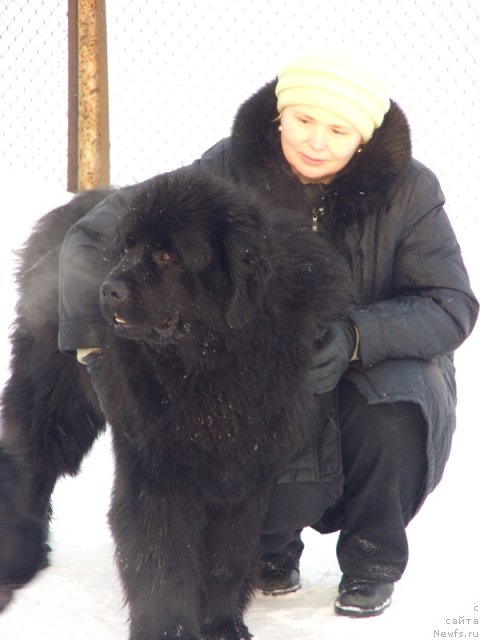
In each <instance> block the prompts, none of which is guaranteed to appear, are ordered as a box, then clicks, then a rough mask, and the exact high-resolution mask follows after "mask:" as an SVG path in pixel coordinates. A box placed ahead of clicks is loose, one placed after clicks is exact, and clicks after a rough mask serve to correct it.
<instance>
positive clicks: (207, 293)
mask: <svg viewBox="0 0 480 640" xmlns="http://www.w3.org/2000/svg"><path fill="white" fill-rule="evenodd" d="M121 235H122V240H121V245H122V246H121V247H120V259H119V261H118V264H117V265H116V266H115V267H114V268H113V270H112V271H111V272H110V274H109V275H108V277H107V278H106V279H105V281H104V282H103V284H102V286H101V292H100V304H101V308H102V311H103V314H104V316H105V318H106V319H107V321H108V322H109V323H110V324H111V325H112V326H113V327H114V328H115V331H116V332H117V333H118V335H120V336H123V337H126V338H133V339H141V340H145V341H147V342H152V343H156V344H167V343H170V342H172V341H176V340H178V339H180V338H191V339H198V338H201V336H202V335H205V334H206V333H208V332H210V333H211V332H221V331H225V330H230V329H239V328H241V327H243V326H244V325H245V324H247V323H248V322H249V321H251V320H252V319H253V318H254V316H255V313H256V310H257V308H258V306H259V305H260V304H261V302H262V300H263V296H264V293H265V289H266V286H267V283H268V280H269V275H270V271H269V262H268V234H267V232H266V222H265V218H264V216H262V215H261V213H260V211H259V208H258V206H257V205H256V204H254V203H253V202H252V201H251V200H250V199H249V198H247V197H246V196H245V195H244V194H242V193H241V192H240V191H239V190H238V189H237V188H235V187H234V186H233V185H230V184H229V183H227V182H226V181H225V180H222V179H220V178H215V177H213V176H211V175H210V174H206V173H205V172H200V171H198V170H195V169H191V168H187V169H180V170H178V171H175V172H172V173H169V174H165V175H163V176H158V177H156V178H154V179H153V180H150V181H147V182H146V183H143V184H142V185H141V186H139V188H138V194H137V196H136V198H135V199H134V201H133V202H132V203H131V205H130V208H129V211H128V213H127V215H126V216H125V218H124V219H123V220H122V224H121Z"/></svg>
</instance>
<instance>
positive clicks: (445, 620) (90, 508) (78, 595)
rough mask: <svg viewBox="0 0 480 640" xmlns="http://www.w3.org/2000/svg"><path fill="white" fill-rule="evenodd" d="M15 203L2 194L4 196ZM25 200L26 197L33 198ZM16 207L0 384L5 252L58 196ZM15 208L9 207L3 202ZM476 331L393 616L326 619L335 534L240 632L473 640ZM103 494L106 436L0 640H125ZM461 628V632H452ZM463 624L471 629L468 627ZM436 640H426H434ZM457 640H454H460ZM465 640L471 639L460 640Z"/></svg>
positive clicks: (477, 529) (474, 270)
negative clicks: (448, 446) (294, 583)
mask: <svg viewBox="0 0 480 640" xmlns="http://www.w3.org/2000/svg"><path fill="white" fill-rule="evenodd" d="M14 192H15V189H14V185H13V186H12V194H13V193H14ZM31 193H34V194H35V195H34V196H32V195H31ZM31 193H30V192H29V193H28V194H22V195H21V197H20V200H19V199H18V196H17V198H16V202H15V206H16V209H17V211H21V212H22V215H21V216H19V217H18V220H16V222H15V224H14V225H13V226H12V229H11V231H10V233H9V234H8V235H3V236H2V237H1V239H0V260H1V263H0V268H1V269H2V273H3V274H4V278H3V282H2V309H3V311H2V316H1V319H0V320H1V322H0V330H1V335H2V336H4V339H3V340H2V342H1V343H0V345H1V346H0V363H1V364H0V375H1V378H2V380H0V382H3V380H5V379H6V377H7V376H8V366H7V363H8V352H9V346H8V341H7V339H6V336H7V333H8V325H9V323H10V322H11V319H12V317H13V306H14V302H15V292H14V290H13V285H12V282H11V278H10V277H9V273H10V272H11V270H12V268H13V265H14V261H13V254H12V251H11V250H12V249H14V248H15V247H18V246H20V244H21V243H22V242H23V239H24V238H25V237H26V235H27V233H28V231H29V229H30V227H31V223H32V221H33V220H34V219H35V218H36V217H37V216H38V215H39V213H38V212H44V211H47V210H48V209H49V208H51V207H53V206H56V205H58V204H60V203H62V202H64V201H65V200H66V199H67V198H68V197H69V196H68V195H66V194H65V192H62V191H58V190H56V189H54V188H51V189H49V188H48V186H47V187H43V188H40V186H39V188H38V189H33V190H32V192H31ZM13 201H14V199H13V197H12V202H13ZM473 226H475V227H476V228H477V230H478V221H475V222H474V223H472V225H471V229H470V233H469V234H465V236H464V237H463V238H460V241H461V243H462V246H463V249H464V256H465V260H466V262H467V264H468V265H469V271H470V275H471V278H472V281H473V282H474V286H475V288H476V290H477V291H478V290H479V287H478V286H477V285H476V283H478V282H479V280H480V268H479V265H478V262H477V260H476V246H475V241H474V238H475V235H476V237H477V238H478V233H477V234H474V233H472V231H473ZM479 343H480V330H479V329H478V328H477V329H476V330H475V332H474V333H473V334H472V336H471V337H470V338H469V340H468V341H467V342H466V343H465V344H464V345H463V346H462V347H461V348H460V349H459V351H458V353H457V359H456V364H457V370H458V387H459V406H458V428H457V433H456V435H455V439H454V445H453V450H452V454H451V459H450V462H449V464H448V465H447V470H446V473H445V476H444V479H443V481H442V483H441V484H440V485H439V487H438V488H437V489H436V491H435V492H434V493H433V494H432V495H431V496H430V498H429V499H428V500H427V502H426V504H425V506H424V507H423V509H422V510H421V511H420V513H419V515H418V516H417V517H416V518H415V519H414V520H413V521H412V523H411V524H410V526H409V528H408V533H409V541H410V562H409V565H408V567H407V570H406V572H405V575H404V577H403V579H402V580H401V581H400V582H399V583H397V585H396V589H395V592H394V596H393V603H392V605H391V607H390V608H389V609H388V610H387V611H386V612H385V613H384V614H383V615H381V616H379V617H378V618H370V619H365V620H355V619H349V618H342V617H338V616H335V615H334V613H333V600H334V598H335V595H336V588H337V584H338V582H339V579H340V572H339V569H338V565H337V562H336V557H335V543H336V534H329V535H323V536H322V535H320V534H318V533H316V532H314V531H313V530H309V529H307V530H305V532H304V541H305V543H306V549H305V552H304V555H303V557H302V563H301V573H302V584H303V586H302V589H301V590H300V591H298V592H297V593H294V594H290V595H287V596H277V597H271V596H270V597H267V596H258V597H257V598H256V599H255V600H254V602H253V604H252V606H251V608H250V609H249V611H248V614H247V621H248V624H249V627H250V629H251V631H252V632H253V633H254V635H255V638H257V639H258V640H271V639H272V638H276V639H277V640H287V639H289V640H290V639H291V638H297V639H299V640H313V639H315V640H353V639H357V638H368V639H369V640H376V639H378V640H380V639H381V640H384V639H385V638H389V640H397V639H398V640H400V639H405V638H412V639H413V640H424V639H425V640H429V639H430V638H435V637H455V636H448V635H444V636H442V635H441V634H442V633H445V634H448V633H454V631H455V629H457V634H458V633H460V631H462V632H463V633H464V634H467V633H471V634H472V635H471V636H470V637H478V635H476V636H475V635H473V634H474V633H477V634H478V629H479V627H478V624H474V623H473V622H472V620H473V619H476V620H477V621H478V618H479V617H480V616H479V613H478V607H479V604H480V592H479V589H478V574H479V570H480V562H479V554H478V540H479V539H480V524H479V521H478V514H477V508H476V507H475V504H477V503H478V487H479V486H480V483H479V471H478V469H479V465H478V461H477V451H478V445H479V443H480V438H479V434H478V415H477V413H478V411H477V406H478V403H477V398H476V392H477V385H476V376H475V370H476V366H477V359H478V353H480V350H479V347H480V344H479ZM111 484H112V457H111V449H110V438H109V434H108V432H107V434H105V435H104V436H102V437H101V438H100V439H99V441H98V442H97V443H96V445H95V447H94V449H93V451H92V453H91V454H90V456H89V457H88V458H87V459H86V460H85V461H84V464H83V467H82V471H81V473H80V475H79V476H78V477H77V478H75V479H73V478H65V479H62V480H61V481H60V482H59V483H58V485H57V488H56V490H55V494H54V519H53V522H52V540H51V542H52V546H53V553H52V556H51V566H50V567H49V568H47V569H46V570H44V571H42V572H41V573H40V574H39V575H38V576H37V577H36V578H35V579H34V580H33V582H32V583H31V584H30V585H28V586H27V587H26V588H24V589H23V590H21V591H20V592H18V594H17V595H16V598H15V600H14V602H13V603H12V604H11V605H10V607H9V608H8V609H7V610H6V611H5V612H4V613H3V614H2V615H1V616H0V638H1V639H2V640H31V638H32V637H35V638H39V639H41V640H66V638H67V637H68V640H85V639H86V638H87V639H88V640H90V639H92V640H127V638H128V621H127V619H128V614H127V610H126V608H125V607H124V606H123V597H122V590H121V586H120V584H119V580H118V576H117V571H116V567H115V564H114V561H113V544H112V540H111V537H110V533H109V529H108V525H107V521H106V513H107V510H108V504H109V496H110V490H111ZM461 616H463V618H464V623H463V624H462V625H460V626H458V625H455V624H454V621H456V620H458V619H459V618H460V617H461ZM466 620H470V623H467V622H466ZM435 634H436V635H435ZM457 637H462V636H458V635H457ZM463 637H469V636H468V635H464V636H463Z"/></svg>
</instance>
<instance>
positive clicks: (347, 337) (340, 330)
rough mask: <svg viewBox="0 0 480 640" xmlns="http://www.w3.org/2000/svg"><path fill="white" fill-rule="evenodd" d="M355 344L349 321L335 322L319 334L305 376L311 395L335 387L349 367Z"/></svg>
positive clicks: (352, 328) (352, 329)
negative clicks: (310, 363) (309, 366)
mask: <svg viewBox="0 0 480 640" xmlns="http://www.w3.org/2000/svg"><path fill="white" fill-rule="evenodd" d="M356 343H357V334H356V332H355V328H354V326H353V323H352V322H351V321H350V320H342V321H340V322H336V323H335V324H332V325H330V326H329V327H327V328H326V329H324V330H323V331H322V332H321V333H320V334H319V336H318V337H317V338H316V339H315V343H314V345H315V353H314V355H313V358H312V367H311V369H310V371H309V372H308V376H307V380H308V384H309V385H310V388H311V390H312V392H313V393H316V394H321V393H327V392H328V391H332V389H334V388H335V387H336V386H337V384H338V382H339V380H340V378H341V377H342V375H343V374H344V373H345V371H346V370H347V369H348V367H349V365H350V361H351V358H352V356H353V354H354V351H355V350H356Z"/></svg>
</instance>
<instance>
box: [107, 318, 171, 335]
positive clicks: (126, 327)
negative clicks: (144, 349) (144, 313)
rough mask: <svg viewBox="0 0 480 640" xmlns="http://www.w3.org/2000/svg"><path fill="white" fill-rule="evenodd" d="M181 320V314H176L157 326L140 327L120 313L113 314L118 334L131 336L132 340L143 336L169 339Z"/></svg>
mask: <svg viewBox="0 0 480 640" xmlns="http://www.w3.org/2000/svg"><path fill="white" fill-rule="evenodd" d="M179 319H180V316H179V313H178V312H174V313H171V314H169V315H167V316H166V317H165V318H164V319H163V320H162V321H161V322H160V323H159V324H158V325H156V326H151V325H150V326H140V325H137V324H134V323H131V322H129V321H128V320H126V319H125V318H124V317H123V316H121V315H120V314H118V313H114V314H113V321H114V327H115V330H116V331H118V333H121V334H122V335H125V336H126V337H128V335H129V334H130V335H131V337H132V338H133V337H139V336H141V335H143V336H144V337H145V338H147V336H155V337H158V338H161V339H168V338H170V337H171V336H172V334H173V333H174V331H175V329H176V328H177V325H178V323H179Z"/></svg>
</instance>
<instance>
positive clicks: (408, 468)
mask: <svg viewBox="0 0 480 640" xmlns="http://www.w3.org/2000/svg"><path fill="white" fill-rule="evenodd" d="M338 394H339V396H338V399H339V427H340V433H341V443H342V460H343V470H344V474H345V486H344V492H343V496H342V497H341V499H340V500H339V501H338V502H337V503H335V504H334V505H333V506H332V507H330V508H329V509H327V511H326V512H325V513H324V515H323V517H322V518H321V519H320V521H318V522H316V523H311V526H313V528H315V529H317V530H318V531H320V532H322V533H329V532H332V531H340V535H339V538H338V544H337V557H338V562H339V565H340V569H341V571H342V573H343V574H345V575H349V576H353V577H358V578H370V579H373V580H385V581H396V580H398V579H400V577H401V576H402V574H403V571H404V570H405V567H406V565H407V561H408V542H407V536H406V532H405V527H406V525H407V524H408V522H409V521H410V520H411V518H412V517H413V516H414V514H415V512H416V509H417V508H418V506H419V502H420V499H421V497H422V489H423V487H424V482H425V477H426V472H427V461H426V426H425V421H424V418H423V416H422V413H421V411H420V408H419V407H418V406H417V405H415V404H413V403H408V402H396V403H382V404H375V405H369V404H367V402H366V400H365V399H364V397H363V396H362V395H361V394H360V393H359V392H358V391H357V390H356V388H355V387H354V386H353V385H352V384H350V383H345V382H344V383H341V384H340V386H339V389H338ZM285 524H286V527H285V530H284V531H282V532H278V533H276V534H271V535H262V539H261V550H262V552H264V553H275V554H277V553H280V554H281V553H286V554H288V555H290V556H291V557H295V556H297V557H300V554H301V552H302V549H303V544H302V542H301V539H300V530H298V529H297V530H295V531H294V530H291V529H290V530H289V529H288V522H286V523H285Z"/></svg>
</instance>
